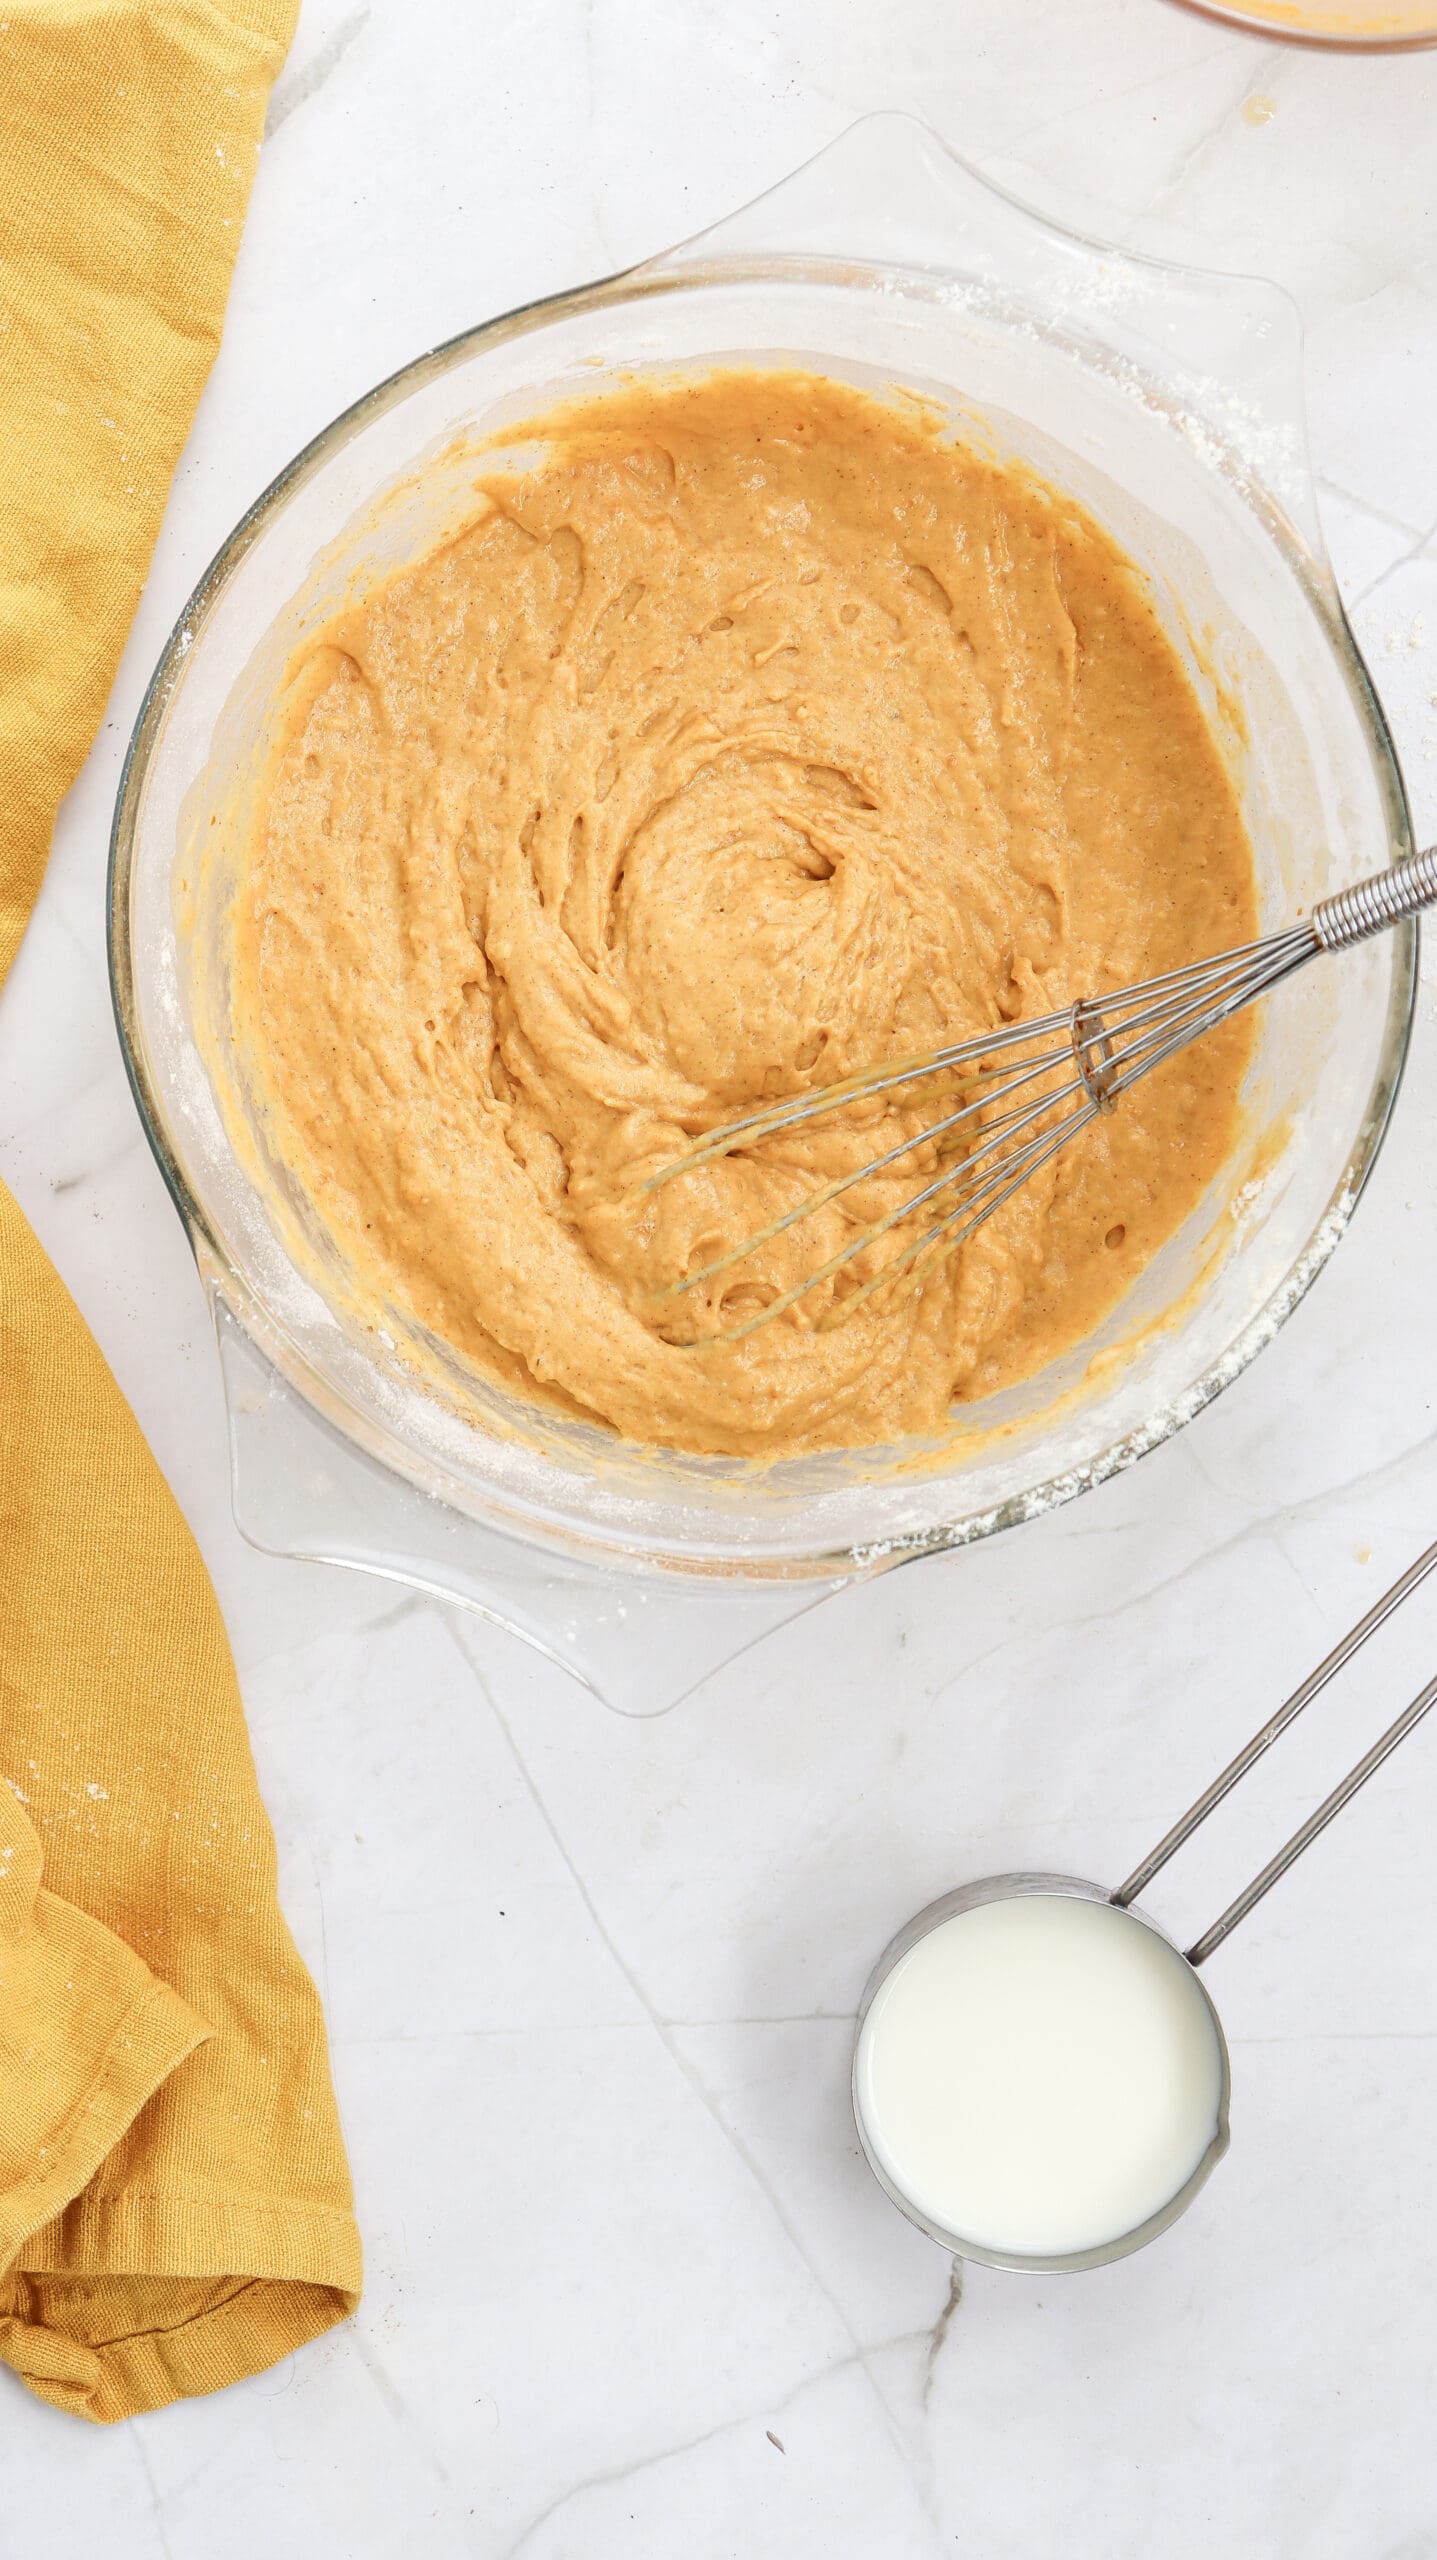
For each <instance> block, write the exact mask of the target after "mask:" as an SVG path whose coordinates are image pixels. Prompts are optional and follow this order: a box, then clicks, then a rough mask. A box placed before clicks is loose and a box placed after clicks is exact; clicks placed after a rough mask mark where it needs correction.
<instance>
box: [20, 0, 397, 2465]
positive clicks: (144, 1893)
mask: <svg viewBox="0 0 1437 2560" xmlns="http://www.w3.org/2000/svg"><path fill="white" fill-rule="evenodd" d="M296 5H297V0H4V6H3V8H0V453H3V456H4V461H3V466H0V979H3V976H4V974H5V972H6V970H7V969H8V967H9V964H10V961H11V959H12V958H13V956H14V953H15V949H16V947H17V945H18V943H19V939H20V936H21V934H22V932H23V930H24V926H25V921H26V918H27V916H28V914H29V911H30V907H31V905H32V903H33V901H34V898H35V894H36V892H37V890H38V888H39V885H40V878H41V874H42V872H43V869H44V865H45V859H46V855H47V852H48V849H49V842H50V834H51V830H52V826H53V822H54V816H55V811H56V808H57V806H58V804H59V801H60V799H61V797H62V795H63V794H64V792H65V791H66V790H67V789H68V787H69V785H70V783H71V781H72V780H73V779H74V776H75V774H76V772H77V771H78V769H79V767H80V765H81V763H82V762H83V760H84V757H85V754H86V752H87V750H88V748H89V745H90V741H91V739H92V737H93V735H94V732H95V730H96V728H97V727H98V724H99V720H100V717H101V714H102V711H103V708H104V703H105V699H106V695H107V693H108V690H109V686H110V683H111V680H112V678H113V675H114V670H115V665H116V662H117V660H118V657H119V654H120V650H121V647H122V645H123V642H124V638H125V633H126V631H127V629H128V627H129V622H130V618H131V615H132V613H133V610H134V606H135V601H136V598H137V597H138V595H139V592H140V587H141V584H142V582H143V579H144V575H145V570H146V566H147V564H148V561H149V557H150V552H151V548H152V546H153V542H154V538H155V533H156V530H157V527H158V523H159V518H160V512H161V509H162V507H163V504H164V499H165V494H166V491H167V489H168V486H169V481H170V476H171V473H172V472H173V469H174V465H175V462H176V460H177V458H178V455H179V451H180V447H181V445H182V444H183V442H184V438H185V434H186V432H187V430H188V427H189V423H190V419H191V417H192V415H193V412H194V407H195V403H196V401H197V400H198V398H199V394H200V391H201V388H202V386H203V383H204V379H205V375H206V373H207V372H208V370H209V366H210V363H211V361H212V359H213V356H214V352H215V348H216V346H217V344H218V341H219V333H220V326H221V321H222V318H223V313H224V303H225V296H226V293H227V291H228V287H229V280H230V272H231V269H232V266H233V263H234V256H235V251H236V249H237V247H238V244H239V236H240V229H241V224H242V222H243V217H244V211H245V205H246V201H247V198H248V192H249V185H250V180H251V178H252V175H253V172H254V164H255V157H256V153H257V151H258V147H259V136H260V129H261V124H262V121H263V116H264V108H265V101H266V98H267V96H268V92H269V86H270V83H271V81H272V80H273V78H274V75H275V72H276V71H277V70H278V68H279V65H280V63H281V62H282V60H283V58H284V52H285V48H286V46H287V44H288V42H289V38H290V35H291V34H292V32H293V24H294V18H295V13H296ZM96 857H97V859H96V883H95V894H96V897H97V898H98V897H99V896H100V894H101V892H100V881H99V848H98V847H97V848H96ZM0 1108H3V1105H0ZM358 2287H359V2241H358V2235H357V2232H356V2230H355V2225H354V2219H353V2213H352V2198H351V2193H350V2184H349V2173H348V2169H347V2166H346V2163H345V2158H344V2150H343V2146H342V2143H341V2140H340V2134H339V2128H338V2123H337V2119H336V2115H335V2107H334V2098H333V2093H332V2090H331V2087H330V2082H329V2067H328V2059H327V2055H326V2050H325V2041H324V2027H323V2020H322V2018H321V2015H320V2010H319V2003H318V1999H317V1997H316V1994H315V1990H314V1986H313V1984H312V1983H311V1981H310V1979H309V1977H308V1975H307V1974H306V1972H305V1970H304V1968H303V1966H302V1965H301V1963H300V1961H299V1958H298V1956H297V1954H296V1952H295V1949H294V1946H293V1943H292V1941H291V1939H290V1937H289V1933H288V1931H287V1929H286V1928H285V1924H284V1921H283V1919H282V1918H281V1916H280V1912H279V1906H278V1902H277V1899H276V1891H275V1855H274V1842H273V1838H272V1835H271V1832H270V1828H269V1824H268V1822H267V1820H266V1818H265V1814H264V1809H263V1806H262V1805H261V1803H260V1799H259V1794H258V1790H257V1787H256V1783H255V1773H254V1765H253V1762H252V1760H251V1757H250V1751H249V1744H248V1739H247V1737H246V1733H245V1727H244V1717H243V1712H242V1709H241V1705H240V1699H239V1693H238V1689H237V1686H236V1682H235V1675H234V1666H233V1663H232V1661H231V1659H230V1653H229V1647H228V1644H227V1642H226V1639H225V1633H224V1628H223V1625H222V1623H221V1620H220V1616H219V1611H218V1608H217V1606H216V1602H215V1598H214V1594H213V1592H212V1590H211V1588H210V1585H209V1581H208V1578H207V1576H206V1574H205V1570H204V1566H203V1565H202V1563H201V1562H200V1559H199V1556H198V1553H197V1552H196V1549H195V1547H194V1544H193V1541H192V1540H191V1538H190V1536H189V1532H188V1530H187V1529H186V1527H185V1525H184V1522H183V1520H182V1519H181V1517H180V1514H179V1512H178V1510H177V1508H176V1506H175V1504H174V1501H173V1499H172V1498H171V1496H170V1494H169V1492H168V1490H167V1488H166V1486H165V1484H164V1483H163V1481H162V1479H161V1477H160V1474H159V1471H158V1469H157V1468H156V1466H155V1463H154V1460H153V1459H152V1458H151V1456H150V1454H149V1451H148V1450H147V1449H146V1447H145V1444H144V1441H143V1440H142V1438H141V1436H140V1433H139V1430H138V1428H137V1426H136V1424H135V1421H134V1418H133V1416H132V1415H131V1414H130V1412H129V1409H128V1407H127V1406H126V1405H125V1403H124V1400H123V1398H122V1397H121V1395H120V1392H119V1389H118V1388H117V1386H116V1385H115V1382H114V1380H113V1378H112V1377H111V1376H110V1373H109V1371H108V1369H107V1368H106V1367H105V1364H104V1361H103V1360H102V1358H101V1356H100V1353H99V1351H98V1350H97V1348H96V1346H95V1344H94V1343H93V1341H92V1340H91V1338H90V1336H89V1334H88V1333H87V1331H86V1329H85V1326H84V1324H83V1323H82V1321H81V1319H80V1316H79V1314H78V1312H77V1310H76V1308H75V1307H74V1305H73V1303H72V1302H71V1300H70V1298H69V1296H68V1295H67V1293H66V1291H65V1289H64V1288H63V1287H62V1285H61V1283H60V1281H59V1279H58V1277H57V1275H56V1274H55V1272H54V1271H53V1269H52V1268H51V1266H50V1264H49V1263H48V1262H47V1260H46V1259H45V1256H44V1255H43V1253H42V1252H41V1250H40V1247H39V1245H38V1244H37V1243H36V1240H35V1238H34V1236H33V1235H32V1234H31V1233H30V1230H29V1228H28V1227H27V1226H26V1224H25V1221H24V1219H23V1218H22V1217H21V1215H20V1213H19V1211H18V1209H17V1208H16V1206H15V1203H14V1202H13V1200H12V1199H11V1198H10V1197H9V1195H8V1193H6V1192H4V1191H3V1189H0V2358H3V2359H4V2361H5V2362H7V2363H9V2364H10V2365H12V2366H13V2367H14V2369H15V2371H16V2372H17V2373H18V2374H20V2375H21V2377H22V2378H23V2379H24V2381H26V2382H27V2383H28V2384H29V2385H30V2387H31V2389H32V2390H34V2391H36V2392H38V2393H40V2394H41V2396H42V2397H43V2398H45V2399H47V2400H52V2401H54V2402H55V2403H56V2404H57V2405H58V2406H59V2407H61V2408H65V2409H71V2410H74V2411H76V2412H77V2413H78V2414H79V2415H81V2416H85V2417H89V2418H97V2419H113V2418H122V2417H127V2416H129V2415H131V2414H132V2413H134V2412H135V2411H138V2410H144V2409H155V2408H159V2407H161V2406H163V2404H164V2403H165V2402H166V2401H169V2400H173V2399H176V2398H179V2397H181V2396H183V2395H184V2394H187V2393H191V2392H198V2391H212V2390H214V2389H216V2388H217V2387H218V2386H219V2385H220V2384H222V2383H225V2382H230V2381H233V2380H235V2379H237V2378H238V2377H239V2376H240V2375H242V2374H246V2373H254V2372H257V2371H259V2370H260V2368H261V2367H263V2366H264V2365H267V2364H270V2363H272V2362H273V2361H274V2360H275V2358H276V2357H278V2356H282V2355H284V2354H286V2353H287V2352H288V2351H289V2349H290V2348H291V2347H294V2346H297V2345H299V2344H300V2343H301V2342H302V2341H303V2340H305V2339H306V2338H311V2337H315V2336H317V2335H318V2334H319V2332H320V2331H321V2330H323V2329H327V2328H329V2327H331V2326H332V2325H333V2323H334V2322H335V2321H336V2320H340V2319H342V2318H343V2317H344V2316H345V2314H346V2312H348V2311H349V2310H350V2309H352V2308H353V2305H354V2302H355V2299H356V2297H357V2292H358Z"/></svg>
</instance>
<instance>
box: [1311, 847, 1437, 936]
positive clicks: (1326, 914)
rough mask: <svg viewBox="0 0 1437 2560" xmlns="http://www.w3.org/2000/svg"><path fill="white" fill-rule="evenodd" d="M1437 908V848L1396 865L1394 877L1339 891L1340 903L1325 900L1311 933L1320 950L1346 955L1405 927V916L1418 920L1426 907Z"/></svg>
mask: <svg viewBox="0 0 1437 2560" xmlns="http://www.w3.org/2000/svg"><path fill="white" fill-rule="evenodd" d="M1434 905H1437V844H1434V845H1429V846H1428V848H1427V851H1426V852H1425V853H1414V854H1413V855H1412V856H1411V857H1410V859H1409V860H1408V861H1406V862H1394V864H1393V865H1392V868H1391V870H1390V871H1379V872H1378V873H1377V875H1376V877H1375V878H1374V879H1372V880H1359V881H1358V883H1357V885H1356V887H1355V888H1352V889H1343V890H1341V891H1339V893H1338V895H1337V896H1336V897H1335V898H1324V899H1323V900H1322V902H1321V904H1320V905H1318V906H1316V907H1314V908H1313V910H1312V930H1313V932H1314V934H1315V935H1316V937H1317V944H1318V948H1319V950H1322V951H1345V950H1346V949H1347V947H1348V945H1349V943H1353V942H1365V941H1366V940H1367V937H1368V935H1369V934H1371V933H1381V932H1382V931H1383V930H1384V929H1385V927H1386V926H1388V925H1389V924H1400V923H1401V921H1402V919H1403V917H1404V916H1415V915H1416V914H1417V912H1418V909H1419V908H1421V907H1430V906H1434Z"/></svg>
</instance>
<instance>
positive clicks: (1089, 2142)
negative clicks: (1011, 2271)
mask: <svg viewBox="0 0 1437 2560" xmlns="http://www.w3.org/2000/svg"><path fill="white" fill-rule="evenodd" d="M1222 2082H1223V2064H1222V2053H1221V2048H1220V2045H1219V2040H1218V2035H1217V2032H1216V2030H1215V2028H1214V2025H1213V2020H1212V2017H1211V2015H1210V2013H1209V2010H1208V2006H1207V2003H1206V2001H1205V1999H1204V1997H1203V1994H1202V1992H1201V1990H1200V1988H1199V1986H1198V1982H1197V1978H1196V1976H1195V1975H1194V1974H1193V1973H1192V1971H1191V1969H1190V1968H1189V1966H1188V1965H1187V1964H1186V1963H1185V1962H1184V1960H1183V1958H1182V1957H1181V1956H1180V1955H1179V1954H1178V1953H1177V1951H1176V1949H1175V1948H1173V1947H1170V1946H1169V1945H1168V1944H1167V1943H1166V1941H1165V1940H1164V1939H1162V1938H1160V1937H1158V1936H1156V1935H1155V1933H1154V1932H1153V1931H1152V1930H1151V1929H1148V1928H1146V1927H1145V1926H1144V1925H1143V1923H1142V1922H1141V1921H1140V1920H1134V1919H1132V1918H1131V1917H1130V1916H1129V1914H1128V1913H1127V1912H1125V1911H1120V1910H1117V1909H1116V1908H1115V1907H1114V1906H1113V1904H1111V1903H1108V1902H1090V1901H1085V1900H1083V1899H1081V1898H1079V1897H1076V1896H1074V1895H1071V1894H1056V1893H1029V1894H1016V1895H1011V1896H1009V1897H1008V1898H1007V1899H1006V1900H1004V1901H1001V1902H986V1903H979V1904H977V1905H976V1906H975V1907H974V1908H973V1909H972V1910H970V1911H960V1912H956V1913H955V1914H954V1915H953V1916H952V1917H951V1918H950V1919H947V1920H942V1921H940V1922H939V1923H938V1924H937V1926H936V1927H935V1928H933V1929H932V1930H930V1932H929V1934H928V1935H927V1937H926V1938H922V1939H920V1941H919V1943H918V1944H917V1946H915V1947H912V1948H910V1950H909V1952H908V1954H907V1955H905V1956H903V1957H901V1958H900V1959H899V1961H898V1963H897V1964H896V1965H895V1966H894V1968H893V1971H892V1972H891V1973H890V1974H889V1975H888V1977H887V1979H886V1980H885V1981H884V1982H883V1983H882V1985H881V1986H880V1988H879V1990H878V1992H877V1994H876V1996H875V1998H874V2000H873V2003H872V2006H871V2007H870V2009H869V2011H868V2015H867V2017H866V2018H865V2020H864V2022H863V2029H862V2033H861V2035H860V2037H859V2044H858V2059H857V2068H856V2072H855V2079H854V2092H855V2098H856V2101H857V2105H858V2110H859V2115H860V2119H861V2121H862V2124H863V2127H864V2130H865V2133H866V2135H867V2138H868V2141H869V2144H870V2146H871V2148H872V2150H873V2152H874V2155H875V2157H876V2158H877V2160H878V2161H879V2162H880V2163H881V2165H882V2167H883V2170H884V2172H885V2174H886V2176H887V2177H888V2178H889V2179H890V2181H891V2182H892V2184H893V2186H894V2187H896V2188H897V2189H898V2190H899V2192H900V2193H901V2194H902V2195H904V2196H906V2197H907V2198H908V2199H909V2201H910V2202H911V2203H913V2204H914V2205H916V2206H917V2208H918V2210H919V2212H920V2213H922V2214H924V2215H925V2216H926V2217H927V2219H928V2220H929V2221H930V2222H935V2223H937V2224H939V2225H940V2226H941V2227H942V2229H943V2230H944V2231H945V2232H947V2233H950V2234H951V2235H952V2236H953V2237H954V2238H955V2239H960V2240H970V2241H973V2242H975V2243H976V2244H977V2245H978V2247H980V2248H985V2249H996V2250H1000V2251H1003V2252H1005V2253H1012V2254H1013V2255H1015V2256H1016V2255H1020V2254H1021V2255H1024V2256H1034V2257H1066V2256H1069V2255H1071V2254H1075V2253H1076V2252H1078V2251H1079V2250H1084V2249H1095V2248H1101V2247H1103V2246H1104V2245H1105V2244H1106V2243H1107V2242H1108V2241H1110V2240H1116V2239H1119V2238H1121V2237H1122V2236H1123V2235H1124V2234H1126V2233H1127V2232H1130V2231H1133V2230H1135V2229H1136V2228H1137V2226H1138V2225H1139V2224H1140V2223H1143V2222H1146V2221H1147V2219H1148V2216H1149V2215H1150V2214H1153V2213H1156V2212H1157V2211H1158V2210H1159V2209H1160V2207H1161V2206H1163V2205H1165V2204H1167V2203H1169V2202H1170V2201H1171V2199H1172V2198H1173V2197H1174V2196H1175V2195H1177V2194H1178V2192H1179V2190H1180V2189H1181V2188H1183V2187H1184V2186H1185V2185H1186V2184H1187V2181H1188V2179H1189V2178H1190V2177H1191V2176H1192V2173H1193V2171H1194V2169H1196V2167H1197V2165H1198V2163H1199V2161H1200V2160H1201V2159H1202V2157H1203V2155H1204V2153H1205V2152H1206V2151H1207V2149H1208V2146H1209V2144H1210V2143H1211V2142H1212V2139H1213V2136H1214V2134H1215V2133H1216V2131H1217V2127H1218V2119H1219V2114H1220V2110H1221V2106H1222Z"/></svg>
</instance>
